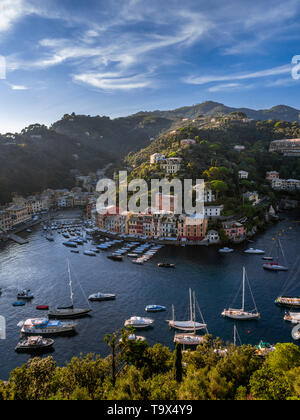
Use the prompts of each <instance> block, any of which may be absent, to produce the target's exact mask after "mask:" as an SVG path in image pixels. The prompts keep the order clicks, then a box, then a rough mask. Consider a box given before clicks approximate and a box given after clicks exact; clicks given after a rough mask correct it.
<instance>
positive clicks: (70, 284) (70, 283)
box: [67, 260, 74, 305]
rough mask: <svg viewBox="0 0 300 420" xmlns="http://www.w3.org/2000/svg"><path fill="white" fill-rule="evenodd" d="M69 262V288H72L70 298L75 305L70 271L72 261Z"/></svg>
mask: <svg viewBox="0 0 300 420" xmlns="http://www.w3.org/2000/svg"><path fill="white" fill-rule="evenodd" d="M67 261H68V273H69V286H70V298H71V302H72V305H73V303H74V302H73V289H72V277H71V270H70V261H69V260H67Z"/></svg>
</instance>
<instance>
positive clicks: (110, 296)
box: [88, 292, 116, 302]
mask: <svg viewBox="0 0 300 420" xmlns="http://www.w3.org/2000/svg"><path fill="white" fill-rule="evenodd" d="M88 299H89V300H90V301H94V302H96V301H97V302H100V301H103V300H114V299H116V295H113V294H110V293H101V292H98V293H94V294H93V295H90V296H89V298H88Z"/></svg>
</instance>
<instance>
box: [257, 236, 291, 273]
mask: <svg viewBox="0 0 300 420" xmlns="http://www.w3.org/2000/svg"><path fill="white" fill-rule="evenodd" d="M280 251H281V253H282V255H283V256H284V253H283V249H282V245H281V242H280V240H279V239H277V260H276V261H274V262H268V263H265V264H263V268H264V269H265V270H269V271H288V269H289V268H288V267H287V266H285V265H282V264H280V263H279V254H280Z"/></svg>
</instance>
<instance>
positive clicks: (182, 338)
mask: <svg viewBox="0 0 300 420" xmlns="http://www.w3.org/2000/svg"><path fill="white" fill-rule="evenodd" d="M174 343H179V344H181V345H183V346H199V344H202V343H204V337H203V336H201V335H197V334H194V333H182V334H175V336H174Z"/></svg>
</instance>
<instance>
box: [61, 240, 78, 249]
mask: <svg viewBox="0 0 300 420" xmlns="http://www.w3.org/2000/svg"><path fill="white" fill-rule="evenodd" d="M63 245H64V246H67V247H68V248H77V245H78V244H77V243H76V242H72V241H68V242H63Z"/></svg>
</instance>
